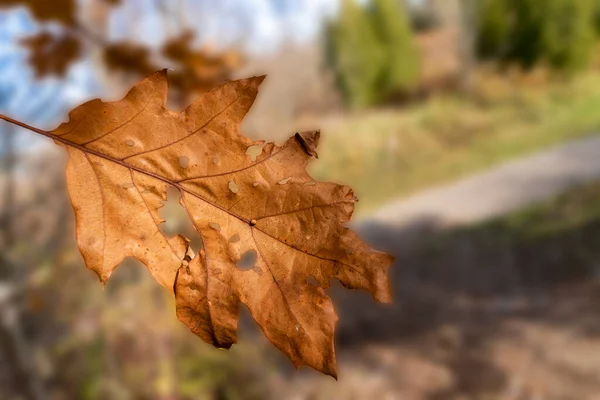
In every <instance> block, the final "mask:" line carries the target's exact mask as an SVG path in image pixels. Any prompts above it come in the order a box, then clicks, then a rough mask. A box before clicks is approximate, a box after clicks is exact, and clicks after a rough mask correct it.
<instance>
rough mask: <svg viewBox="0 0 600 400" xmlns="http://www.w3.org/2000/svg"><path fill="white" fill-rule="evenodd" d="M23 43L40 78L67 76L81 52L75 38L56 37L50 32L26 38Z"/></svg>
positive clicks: (30, 62) (66, 36)
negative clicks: (68, 70)
mask: <svg viewBox="0 0 600 400" xmlns="http://www.w3.org/2000/svg"><path fill="white" fill-rule="evenodd" d="M21 43H22V44H23V46H25V47H26V48H28V49H29V52H30V53H29V60H28V61H29V64H30V65H31V66H32V67H33V69H34V71H35V74H36V77H38V78H43V77H46V76H51V75H54V76H58V77H60V76H63V75H65V73H66V72H67V69H68V68H69V66H70V65H71V63H73V62H74V61H76V60H77V58H78V57H79V54H80V50H81V49H80V43H79V40H77V39H76V38H74V37H73V36H70V35H63V36H54V35H52V34H50V33H48V32H41V33H38V34H36V35H33V36H29V37H26V38H24V39H23V40H22V41H21Z"/></svg>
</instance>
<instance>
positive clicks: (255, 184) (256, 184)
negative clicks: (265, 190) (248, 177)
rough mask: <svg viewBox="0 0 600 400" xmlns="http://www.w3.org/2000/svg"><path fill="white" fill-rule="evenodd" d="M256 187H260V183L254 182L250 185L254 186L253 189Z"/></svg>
mask: <svg viewBox="0 0 600 400" xmlns="http://www.w3.org/2000/svg"><path fill="white" fill-rule="evenodd" d="M258 185H260V182H254V183H253V184H252V186H254V187H257V186H258Z"/></svg>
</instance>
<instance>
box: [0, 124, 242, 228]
mask: <svg viewBox="0 0 600 400" xmlns="http://www.w3.org/2000/svg"><path fill="white" fill-rule="evenodd" d="M0 119H2V120H4V121H6V122H9V123H11V124H14V125H17V126H19V127H21V128H25V129H28V130H30V131H32V132H35V133H38V134H40V135H42V136H46V137H47V138H50V139H52V140H54V141H55V142H58V143H61V144H63V145H65V146H70V147H73V148H75V149H77V150H79V151H81V152H83V153H89V154H93V155H94V156H96V157H99V158H103V159H105V160H109V161H112V162H114V163H115V164H119V165H121V166H123V167H125V168H127V169H130V170H133V171H137V172H139V173H142V174H144V175H148V176H151V177H153V178H156V179H158V180H159V181H163V182H165V183H166V184H167V185H171V186H174V187H175V188H177V189H179V191H180V192H186V193H189V194H190V195H192V196H194V197H196V198H199V199H201V200H202V201H205V202H206V203H208V204H210V205H212V206H213V207H216V208H218V209H220V210H221V211H224V212H226V213H228V214H229V215H231V216H233V217H235V218H237V219H239V220H240V221H242V222H244V223H246V224H250V220H249V219H247V218H244V217H242V216H240V215H237V214H234V213H232V212H230V211H228V210H226V209H224V208H223V207H221V206H219V205H218V204H215V203H213V202H211V201H208V200H206V199H205V198H202V197H200V196H198V195H197V194H194V193H192V192H190V190H189V189H187V188H186V187H184V186H182V185H181V184H180V183H178V182H174V181H172V180H169V179H167V178H165V177H163V176H160V175H158V174H155V173H152V172H150V171H146V170H144V169H142V168H139V167H136V166H134V165H131V164H127V163H125V162H123V160H120V159H117V158H114V157H111V156H109V155H107V154H103V153H100V152H98V151H96V150H93V149H90V148H87V147H85V146H84V145H81V144H77V143H73V142H71V141H69V140H67V139H64V138H62V137H60V136H58V135H55V134H53V133H52V132H48V131H44V130H42V129H38V128H36V127H34V126H31V125H27V124H26V123H24V122H21V121H17V120H16V119H12V118H10V117H7V116H6V115H2V114H0ZM190 217H191V215H190Z"/></svg>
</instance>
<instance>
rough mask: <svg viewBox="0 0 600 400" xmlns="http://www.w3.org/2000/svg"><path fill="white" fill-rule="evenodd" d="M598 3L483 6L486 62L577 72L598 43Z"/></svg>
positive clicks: (514, 1)
mask: <svg viewBox="0 0 600 400" xmlns="http://www.w3.org/2000/svg"><path fill="white" fill-rule="evenodd" d="M595 3H596V0H548V1H546V2H545V3H544V5H543V7H542V6H540V4H539V1H536V0H481V4H480V9H479V13H480V21H481V23H480V25H479V40H478V46H477V47H478V50H479V54H480V56H482V57H484V58H497V59H500V60H503V61H508V62H511V61H516V62H518V63H519V64H521V65H522V66H524V67H526V68H530V67H532V66H534V65H536V64H538V63H545V64H547V65H549V66H551V67H553V68H555V69H557V70H561V71H566V72H573V71H575V70H577V69H579V68H581V67H583V66H585V65H586V64H587V62H588V61H589V59H590V56H591V54H592V50H593V47H594V43H595V37H596V34H595V26H594V23H595V22H594V20H595Z"/></svg>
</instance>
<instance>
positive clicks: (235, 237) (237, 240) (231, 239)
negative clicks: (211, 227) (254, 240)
mask: <svg viewBox="0 0 600 400" xmlns="http://www.w3.org/2000/svg"><path fill="white" fill-rule="evenodd" d="M229 241H230V242H231V243H237V242H239V241H240V235H238V234H237V233H236V234H235V235H233V236H232V237H230V238H229Z"/></svg>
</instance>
